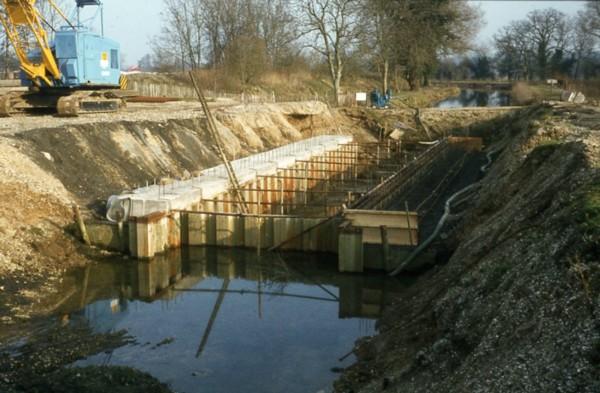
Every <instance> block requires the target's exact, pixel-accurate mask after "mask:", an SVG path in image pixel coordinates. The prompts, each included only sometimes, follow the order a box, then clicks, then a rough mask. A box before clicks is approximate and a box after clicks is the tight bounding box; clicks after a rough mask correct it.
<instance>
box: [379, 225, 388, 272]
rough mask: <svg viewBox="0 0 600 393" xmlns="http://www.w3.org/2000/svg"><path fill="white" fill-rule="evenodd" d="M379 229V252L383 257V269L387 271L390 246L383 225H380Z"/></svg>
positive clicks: (385, 228)
mask: <svg viewBox="0 0 600 393" xmlns="http://www.w3.org/2000/svg"><path fill="white" fill-rule="evenodd" d="M379 228H380V229H381V251H382V255H383V268H384V270H386V271H387V270H388V266H389V263H390V244H389V241H388V231H387V226H385V225H382V226H380V227H379Z"/></svg>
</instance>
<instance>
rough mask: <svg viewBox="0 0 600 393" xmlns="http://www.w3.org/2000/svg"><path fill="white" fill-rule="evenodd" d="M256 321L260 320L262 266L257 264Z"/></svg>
mask: <svg viewBox="0 0 600 393" xmlns="http://www.w3.org/2000/svg"><path fill="white" fill-rule="evenodd" d="M257 286H258V319H262V265H261V264H260V262H259V264H258V282H257Z"/></svg>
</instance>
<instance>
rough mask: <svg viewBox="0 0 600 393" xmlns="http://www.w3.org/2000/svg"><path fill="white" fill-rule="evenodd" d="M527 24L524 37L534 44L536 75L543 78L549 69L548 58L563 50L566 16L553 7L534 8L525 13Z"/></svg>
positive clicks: (566, 31) (566, 29)
mask: <svg viewBox="0 0 600 393" xmlns="http://www.w3.org/2000/svg"><path fill="white" fill-rule="evenodd" d="M527 24H528V32H527V35H526V37H527V38H528V39H529V40H530V41H531V43H532V44H533V45H534V46H535V51H536V60H537V73H538V77H539V78H540V79H542V80H544V79H546V77H547V75H548V72H549V69H550V58H551V57H552V56H553V55H555V54H559V53H562V52H563V51H564V50H565V47H566V44H567V37H568V32H569V26H568V21H567V17H566V15H565V14H564V13H562V12H560V11H557V10H555V9H554V8H547V9H545V10H535V11H532V12H530V13H529V14H528V15H527Z"/></svg>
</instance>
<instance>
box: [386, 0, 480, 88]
mask: <svg viewBox="0 0 600 393" xmlns="http://www.w3.org/2000/svg"><path fill="white" fill-rule="evenodd" d="M387 3H388V6H387V7H388V11H387V12H389V14H390V16H391V18H392V20H393V21H394V27H393V30H392V31H390V34H391V35H392V39H393V45H394V47H395V48H396V51H395V53H396V61H397V62H398V64H400V65H402V66H403V67H404V75H405V79H406V81H407V82H408V84H409V86H410V88H411V90H417V89H419V88H420V86H421V85H422V84H423V85H427V84H428V80H429V75H430V74H432V73H433V71H434V69H435V67H436V65H437V64H438V59H439V58H440V57H441V56H445V55H448V54H451V53H464V52H465V51H466V50H467V49H469V48H470V46H471V40H472V38H473V37H474V35H475V33H476V32H477V30H478V28H479V25H480V13H479V12H478V10H477V9H476V8H474V7H472V6H471V5H470V4H469V3H467V2H464V1H459V0H389V1H388V2H387Z"/></svg>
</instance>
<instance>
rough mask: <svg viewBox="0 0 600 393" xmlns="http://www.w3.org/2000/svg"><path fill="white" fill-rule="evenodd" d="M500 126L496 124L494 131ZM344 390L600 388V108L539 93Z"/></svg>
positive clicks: (500, 136)
mask: <svg viewBox="0 0 600 393" xmlns="http://www.w3.org/2000/svg"><path fill="white" fill-rule="evenodd" d="M488 135H490V134H488ZM489 139H490V140H489V141H490V142H491V143H492V146H491V147H490V150H491V151H499V153H498V154H496V156H497V158H496V161H495V163H494V165H493V166H492V168H491V170H490V172H489V173H488V174H487V176H486V177H485V178H484V179H483V180H482V184H481V188H480V190H479V192H478V193H477V194H476V196H475V197H473V199H472V200H471V201H470V202H469V208H468V210H467V211H466V215H465V216H464V218H463V219H462V220H461V222H460V223H459V224H458V225H456V226H455V227H454V229H453V230H451V228H447V230H446V234H445V235H446V236H447V237H448V239H449V240H448V243H449V247H450V248H451V249H455V251H454V253H453V255H452V257H451V259H450V260H449V261H448V263H447V264H446V265H443V266H439V267H438V268H436V269H434V270H433V271H430V272H428V273H426V274H424V275H423V276H421V277H420V278H419V280H418V282H417V284H416V285H415V287H414V288H413V289H412V291H411V295H408V296H406V297H405V298H403V299H398V302H397V304H396V305H395V306H394V307H393V308H392V309H389V310H388V311H387V313H386V316H385V317H384V318H383V319H382V320H381V322H380V329H381V334H379V335H378V336H376V337H374V338H371V339H367V340H365V341H364V342H362V343H361V344H360V345H359V346H358V347H357V350H356V352H357V354H358V356H359V359H360V362H359V363H358V364H357V365H356V366H354V367H352V368H351V369H349V370H346V372H345V374H344V376H343V378H342V379H341V380H340V381H339V382H338V384H337V391H339V392H380V391H384V390H385V391H391V392H550V391H553V392H554V391H556V392H573V393H575V392H580V393H581V392H590V393H591V392H598V391H600V378H599V377H600V375H599V365H600V363H599V362H600V321H599V319H598V316H599V315H600V314H599V312H600V309H599V307H600V247H599V244H600V237H599V233H600V230H599V229H598V228H599V227H598V217H600V203H598V201H600V198H598V193H599V189H598V185H599V184H600V170H599V168H600V112H598V110H597V109H596V110H594V109H585V108H576V107H571V106H566V107H553V108H550V107H535V108H532V109H527V110H524V111H522V112H521V113H520V114H519V115H516V116H515V117H514V118H513V121H512V122H510V123H509V124H507V125H506V126H505V127H504V128H503V129H501V130H496V132H495V135H490V138H489Z"/></svg>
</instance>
